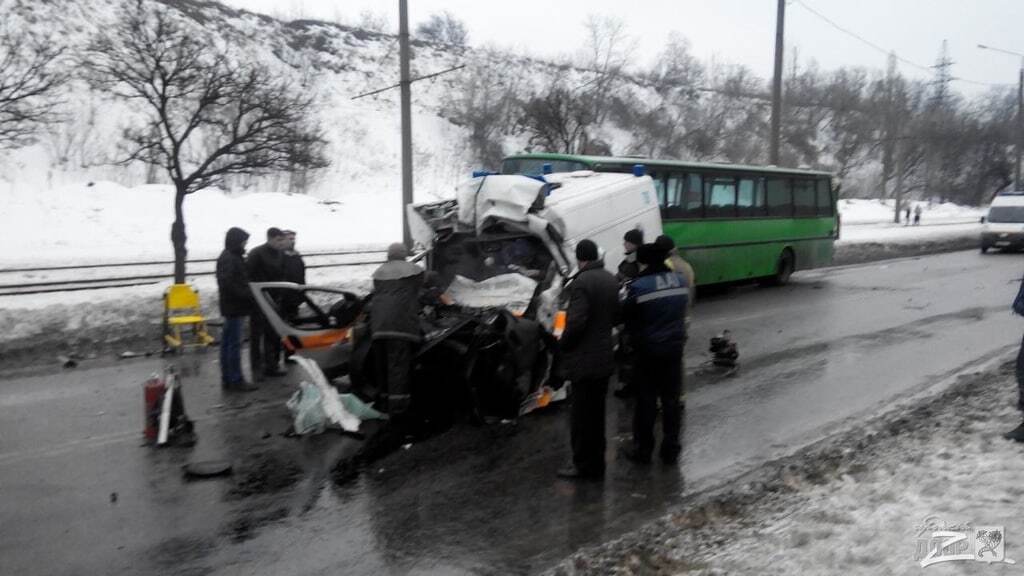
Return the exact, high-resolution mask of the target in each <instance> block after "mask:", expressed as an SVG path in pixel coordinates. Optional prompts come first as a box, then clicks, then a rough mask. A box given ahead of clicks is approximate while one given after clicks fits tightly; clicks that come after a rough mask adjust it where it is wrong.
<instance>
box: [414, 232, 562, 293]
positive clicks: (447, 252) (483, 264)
mask: <svg viewBox="0 0 1024 576" xmlns="http://www.w3.org/2000/svg"><path fill="white" fill-rule="evenodd" d="M431 267H432V269H433V270H434V271H435V272H437V274H438V283H439V284H440V285H441V286H442V287H444V288H445V289H446V290H448V292H449V294H450V295H451V296H452V297H453V298H455V300H456V301H458V302H460V303H462V304H464V305H467V306H480V305H481V302H489V301H490V300H491V299H492V298H493V294H494V292H495V291H496V290H498V291H499V292H501V293H502V297H503V298H506V301H508V302H512V301H515V302H526V303H529V302H530V301H531V300H532V298H533V296H534V295H535V294H536V292H537V290H538V288H539V289H540V290H545V289H547V288H548V287H550V285H551V280H552V279H553V277H554V270H555V267H554V265H553V258H552V257H551V254H550V253H549V252H548V250H547V248H546V247H545V246H544V244H543V243H542V242H541V241H540V240H539V239H537V238H534V237H532V236H520V235H512V236H503V237H493V236H492V237H486V236H484V237H476V236H471V235H458V234H457V235H453V236H451V237H449V238H447V239H446V240H443V241H440V242H438V243H437V245H436V246H435V247H434V253H433V262H432V266H431ZM509 291H511V292H513V293H508V292H509ZM516 307H517V308H519V306H516Z"/></svg>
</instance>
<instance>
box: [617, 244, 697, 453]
mask: <svg viewBox="0 0 1024 576" xmlns="http://www.w3.org/2000/svg"><path fill="white" fill-rule="evenodd" d="M667 256H668V254H667V253H666V252H665V250H664V248H663V247H660V246H658V245H656V244H644V245H643V246H641V247H640V248H639V249H638V250H637V259H638V260H639V261H640V275H639V276H637V277H636V278H635V279H634V280H633V281H632V282H630V283H629V284H628V285H627V287H626V298H625V301H624V302H623V311H622V315H623V319H624V321H625V324H626V330H627V331H628V332H629V333H630V335H631V337H632V338H633V342H634V345H635V346H636V373H635V375H634V382H635V386H636V405H635V409H634V413H633V446H632V447H631V448H626V449H623V450H622V452H621V453H622V455H623V456H625V457H626V458H627V459H628V460H631V461H633V462H635V463H638V464H647V463H649V462H650V461H651V455H652V453H653V451H654V421H655V418H656V417H657V414H658V400H659V399H660V400H661V408H662V410H661V413H662V439H661V449H660V455H661V459H662V461H663V462H665V463H666V464H671V463H675V462H676V461H677V460H678V458H679V452H680V450H681V446H680V443H679V433H680V426H681V416H680V410H679V393H680V389H681V387H682V362H683V345H684V343H685V342H686V321H685V318H686V308H687V305H688V303H689V294H690V286H689V285H688V283H687V280H686V277H685V276H684V275H683V274H680V273H678V272H674V271H672V270H670V269H669V268H668V266H666V265H665V258H666V257H667Z"/></svg>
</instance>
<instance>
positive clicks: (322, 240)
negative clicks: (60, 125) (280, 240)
mask: <svg viewBox="0 0 1024 576" xmlns="http://www.w3.org/2000/svg"><path fill="white" fill-rule="evenodd" d="M5 198H6V199H7V203H6V206H5V209H4V210H3V211H0V229H3V230H5V231H7V232H8V233H9V234H10V238H12V239H13V240H14V246H13V247H11V248H13V249H10V250H5V251H4V253H3V254H2V255H0V269H2V268H12V267H23V266H28V265H59V264H71V263H80V264H84V263H106V262H127V261H147V260H170V259H172V258H173V251H172V250H171V244H170V226H171V222H172V221H173V219H174V209H173V206H174V191H173V188H171V187H169V186H156V185H152V186H138V187H135V188H126V187H124V186H121V185H119V184H116V183H113V182H94V183H83V184H77V185H69V186H64V187H60V188H56V189H53V190H49V191H47V192H44V193H37V192H36V191H34V190H29V189H11V190H10V191H9V193H8V194H6V195H5ZM400 204H401V195H400V193H398V192H397V191H393V192H391V193H389V192H387V191H382V192H376V193H375V192H365V193H348V194H345V195H344V196H342V197H340V198H328V199H318V198H313V197H310V196H304V195H287V194H281V193H273V192H262V193H246V194H226V193H224V192H222V191H220V190H215V189H209V190H202V191H199V192H196V193H195V194H192V195H190V196H188V197H187V198H186V199H185V223H186V226H187V234H188V247H189V257H190V258H203V257H216V256H217V254H219V253H220V251H221V250H222V249H223V246H224V233H225V231H227V229H228V228H230V227H232V226H239V227H241V228H243V229H245V230H247V231H248V232H249V234H250V235H251V236H252V237H251V238H250V240H249V245H250V247H252V246H255V245H257V244H259V243H261V242H262V241H263V237H264V233H265V231H266V229H267V228H268V227H270V226H277V227H279V228H290V229H292V230H295V231H297V232H298V246H299V248H300V250H304V251H307V252H311V251H320V250H330V249H338V248H343V247H352V246H367V245H381V244H388V243H390V242H394V241H395V240H396V239H401V229H402V228H401V213H400Z"/></svg>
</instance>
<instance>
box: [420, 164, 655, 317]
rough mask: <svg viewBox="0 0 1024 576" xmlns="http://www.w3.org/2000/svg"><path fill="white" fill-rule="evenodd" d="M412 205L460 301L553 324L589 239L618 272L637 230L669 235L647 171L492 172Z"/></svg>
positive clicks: (446, 284) (429, 250)
mask: <svg viewBox="0 0 1024 576" xmlns="http://www.w3.org/2000/svg"><path fill="white" fill-rule="evenodd" d="M408 211H409V221H410V229H411V231H412V235H413V239H414V241H415V242H416V248H417V250H421V251H425V252H426V263H427V269H428V270H431V271H433V272H435V273H436V275H437V276H436V281H437V282H438V284H439V285H440V286H441V287H443V288H445V289H446V291H447V293H448V295H449V296H450V297H451V298H452V299H453V300H454V301H455V302H456V303H458V304H460V305H462V306H468V307H486V306H501V307H504V308H506V309H507V310H509V311H511V312H512V313H513V314H516V315H517V316H525V317H528V318H536V319H537V320H538V321H539V322H541V324H542V325H544V326H545V327H546V328H547V329H548V330H551V329H552V328H553V325H554V319H555V313H556V311H557V308H558V297H559V295H560V293H561V290H562V287H563V286H564V284H565V281H566V280H567V279H568V277H569V276H570V275H571V274H572V273H573V271H574V269H575V268H576V260H575V247H576V244H577V243H578V242H579V241H580V240H583V239H585V238H589V239H591V240H593V241H594V242H596V243H597V245H598V246H600V247H601V249H603V250H604V263H605V267H606V268H607V269H608V270H610V271H612V272H614V271H615V270H616V268H617V266H618V264H619V262H620V261H621V260H622V258H623V251H622V250H623V249H622V237H623V235H624V234H625V233H626V232H627V231H628V230H630V229H633V228H639V229H641V230H643V231H644V233H645V235H646V236H647V237H648V238H650V239H651V240H653V239H654V237H655V236H657V235H658V234H661V214H660V211H659V209H658V203H657V196H656V195H655V190H654V186H653V183H652V181H651V178H650V177H648V176H644V175H643V174H642V170H637V173H636V174H610V173H595V172H590V171H579V172H568V173H561V174H549V175H547V176H545V177H543V178H533V177H528V176H512V175H486V176H481V177H477V178H474V179H472V180H470V181H468V182H466V183H464V184H462V185H461V186H459V188H458V190H457V193H456V197H455V199H453V200H446V201H442V202H434V203H430V204H421V205H414V206H409V207H408Z"/></svg>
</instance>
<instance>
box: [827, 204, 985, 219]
mask: <svg viewBox="0 0 1024 576" xmlns="http://www.w3.org/2000/svg"><path fill="white" fill-rule="evenodd" d="M895 204H896V201H895V200H891V199H884V200H883V199H877V198H873V199H863V198H850V199H844V200H840V201H839V214H840V215H841V216H842V218H843V225H844V226H846V225H851V224H853V225H857V224H888V223H893V210H894V207H895ZM908 205H909V206H910V207H911V209H912V210H913V209H914V208H916V207H918V206H920V207H921V209H922V210H923V212H922V214H921V222H922V223H924V224H929V223H935V222H942V223H951V222H963V223H971V222H978V221H979V219H980V218H981V217H982V216H984V215H985V212H986V209H985V208H975V207H972V206H960V205H958V204H953V203H952V202H946V203H944V204H938V203H931V202H923V201H920V200H910V201H907V202H904V203H903V206H904V208H905V207H906V206H908ZM903 221H904V219H903V217H902V215H901V217H900V222H903Z"/></svg>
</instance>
